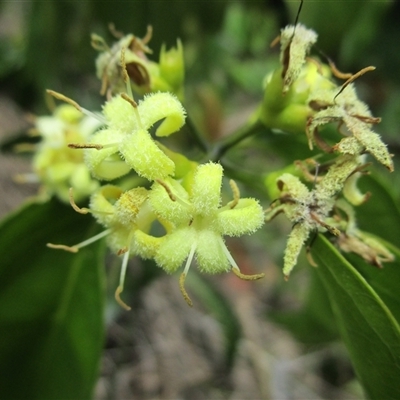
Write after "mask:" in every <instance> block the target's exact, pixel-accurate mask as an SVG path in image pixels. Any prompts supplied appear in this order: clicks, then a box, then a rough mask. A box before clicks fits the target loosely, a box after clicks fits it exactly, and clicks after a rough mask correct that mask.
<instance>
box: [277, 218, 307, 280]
mask: <svg viewBox="0 0 400 400" xmlns="http://www.w3.org/2000/svg"><path fill="white" fill-rule="evenodd" d="M309 234H310V230H309V228H308V227H307V226H306V225H305V224H296V225H295V226H294V227H293V229H292V231H291V232H290V234H289V238H288V241H287V244H286V249H285V256H284V258H283V274H284V275H285V277H289V275H290V272H291V271H292V269H293V267H294V266H295V265H296V263H297V258H298V256H299V254H300V250H301V248H302V247H303V245H304V242H305V241H306V240H307V238H308V236H309Z"/></svg>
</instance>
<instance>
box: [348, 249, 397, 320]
mask: <svg viewBox="0 0 400 400" xmlns="http://www.w3.org/2000/svg"><path fill="white" fill-rule="evenodd" d="M386 247H387V248H388V250H390V251H391V252H392V253H393V255H394V256H395V257H396V258H395V260H394V261H393V262H390V263H384V264H383V265H384V267H383V268H382V269H378V268H376V267H373V266H372V265H369V264H367V263H366V262H365V261H364V260H362V259H361V258H360V257H358V256H356V255H354V254H346V255H345V257H346V258H347V259H348V260H349V261H350V263H352V264H353V265H354V266H355V267H356V268H357V270H358V271H359V272H360V273H361V275H362V276H363V277H364V278H365V279H366V281H367V282H368V283H369V284H370V285H371V287H372V288H373V289H374V290H375V291H376V293H377V294H378V295H379V297H380V298H381V299H382V300H383V301H384V302H385V304H386V305H387V306H388V307H389V309H390V311H391V313H392V314H393V316H394V317H395V318H396V320H397V322H398V323H399V324H400V296H399V282H400V249H398V248H396V247H394V246H391V245H390V244H387V245H386Z"/></svg>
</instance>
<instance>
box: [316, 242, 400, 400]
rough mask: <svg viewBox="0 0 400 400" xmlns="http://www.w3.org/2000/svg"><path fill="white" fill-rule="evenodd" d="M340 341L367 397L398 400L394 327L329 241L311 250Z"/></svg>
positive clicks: (399, 338)
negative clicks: (346, 350)
mask: <svg viewBox="0 0 400 400" xmlns="http://www.w3.org/2000/svg"><path fill="white" fill-rule="evenodd" d="M312 252H313V258H314V260H315V261H316V262H317V264H318V265H319V268H318V272H319V275H320V277H321V280H322V282H323V284H324V286H325V288H326V290H327V292H328V295H329V299H330V301H331V305H332V309H333V312H334V315H335V317H336V322H337V324H338V327H339V331H340V333H341V336H342V339H343V341H344V343H345V345H346V347H347V349H348V351H349V353H350V357H351V359H352V362H353V365H354V369H355V371H356V374H357V376H358V378H359V380H360V382H361V384H362V385H363V387H364V390H365V392H366V394H367V396H368V397H369V398H371V399H398V398H400V385H399V384H398V377H399V376H400V328H399V325H398V323H397V322H396V320H395V318H394V317H393V315H392V314H391V312H390V310H389V309H388V307H387V306H386V305H385V303H384V302H383V301H382V299H381V298H380V297H379V296H378V295H377V294H376V292H375V291H374V290H373V288H372V287H371V286H370V285H369V284H368V283H367V282H366V281H365V279H364V278H363V277H362V276H361V275H360V273H359V272H357V270H356V269H355V268H354V267H353V266H352V265H351V264H349V263H348V262H347V261H346V260H345V259H344V258H343V257H342V256H341V255H340V254H339V253H338V251H337V250H336V249H335V248H334V247H333V246H332V245H331V244H330V243H329V241H328V240H327V239H326V238H325V237H323V236H322V235H319V236H318V238H317V240H316V242H315V243H314V245H313V248H312Z"/></svg>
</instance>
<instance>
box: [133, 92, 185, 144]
mask: <svg viewBox="0 0 400 400" xmlns="http://www.w3.org/2000/svg"><path fill="white" fill-rule="evenodd" d="M138 111H139V114H140V119H141V123H142V127H143V128H144V129H146V130H148V129H149V128H150V127H151V126H153V125H154V124H155V123H156V122H157V121H160V120H161V119H164V121H163V122H162V123H161V125H160V126H159V127H158V128H157V131H156V135H157V136H169V135H170V134H171V133H174V132H176V131H178V130H179V129H180V128H181V127H182V126H183V124H184V123H185V117H186V112H185V109H184V108H183V107H182V104H181V103H180V101H179V100H178V99H177V98H176V97H175V96H173V95H172V94H171V93H165V92H164V93H162V92H158V93H151V94H149V95H147V96H146V97H145V98H144V100H142V101H141V102H140V103H139V106H138Z"/></svg>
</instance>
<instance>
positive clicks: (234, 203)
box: [229, 179, 240, 210]
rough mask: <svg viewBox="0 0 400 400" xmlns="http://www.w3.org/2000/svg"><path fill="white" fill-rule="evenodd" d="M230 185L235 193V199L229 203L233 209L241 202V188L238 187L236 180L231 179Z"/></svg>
mask: <svg viewBox="0 0 400 400" xmlns="http://www.w3.org/2000/svg"><path fill="white" fill-rule="evenodd" d="M229 185H230V187H231V189H232V194H233V201H231V202H230V203H229V208H230V209H231V210H232V209H233V208H235V207H236V206H237V204H238V203H239V200H240V190H239V188H238V185H237V184H236V182H235V181H234V180H233V179H231V180H230V181H229Z"/></svg>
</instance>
